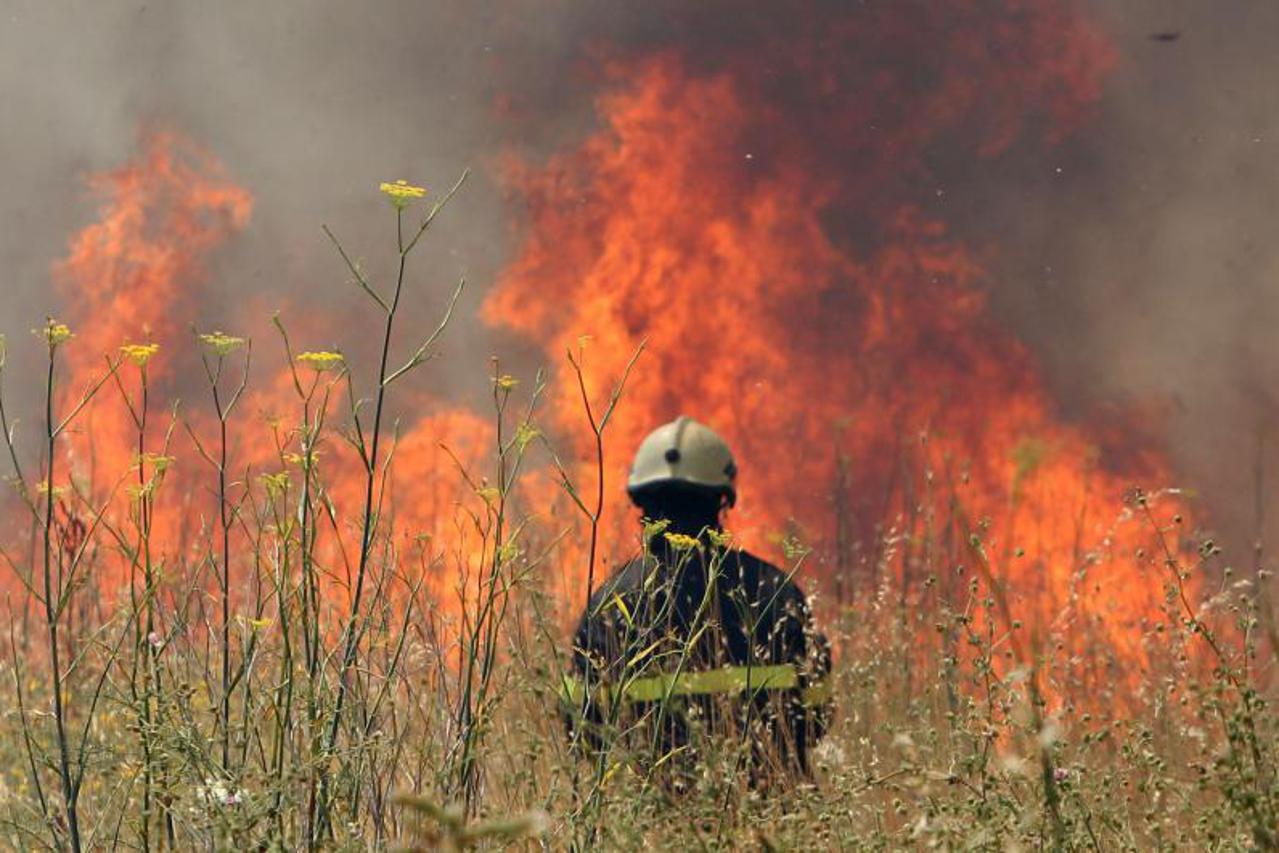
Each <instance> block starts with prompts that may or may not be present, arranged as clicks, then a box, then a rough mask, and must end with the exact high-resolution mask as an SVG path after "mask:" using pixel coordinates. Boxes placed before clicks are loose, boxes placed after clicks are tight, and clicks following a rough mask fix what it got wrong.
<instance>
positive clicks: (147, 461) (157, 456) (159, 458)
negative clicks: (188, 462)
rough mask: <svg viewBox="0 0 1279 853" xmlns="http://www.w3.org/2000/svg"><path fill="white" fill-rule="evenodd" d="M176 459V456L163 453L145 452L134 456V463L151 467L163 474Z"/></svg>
mask: <svg viewBox="0 0 1279 853" xmlns="http://www.w3.org/2000/svg"><path fill="white" fill-rule="evenodd" d="M176 461H177V458H176V457H173V456H166V455H164V454H163V453H143V454H141V455H139V456H137V457H135V458H134V460H133V464H134V465H137V466H140V467H149V468H151V469H152V470H153V471H154V472H155V473H157V474H163V473H164V472H165V471H167V470H169V466H171V465H172V464H173V463H174V462H176Z"/></svg>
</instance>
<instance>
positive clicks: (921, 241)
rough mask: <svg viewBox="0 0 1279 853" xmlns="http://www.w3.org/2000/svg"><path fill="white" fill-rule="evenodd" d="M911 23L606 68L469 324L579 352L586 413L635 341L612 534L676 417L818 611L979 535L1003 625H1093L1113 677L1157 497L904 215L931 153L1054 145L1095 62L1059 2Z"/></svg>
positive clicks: (1114, 438)
mask: <svg viewBox="0 0 1279 853" xmlns="http://www.w3.org/2000/svg"><path fill="white" fill-rule="evenodd" d="M934 7H937V14H938V15H939V16H940V17H941V18H942V19H944V20H943V21H942V22H940V23H937V25H936V26H927V27H924V26H919V24H920V15H921V10H920V9H916V8H914V7H912V6H911V5H910V4H882V5H878V6H875V7H874V8H859V9H858V10H857V11H855V12H849V13H848V14H847V15H846V16H844V17H842V18H841V19H839V20H837V21H835V22H834V23H833V24H831V25H830V26H828V27H824V28H823V27H811V26H807V24H811V23H812V21H807V22H805V21H804V20H802V19H803V16H802V15H801V16H799V17H800V18H801V20H800V22H798V23H794V22H792V23H787V22H785V21H783V20H780V18H779V17H778V16H777V15H773V14H772V13H771V12H764V13H762V17H764V18H766V23H768V24H769V25H768V26H761V27H759V28H758V30H759V32H758V33H755V35H756V36H757V38H756V41H754V42H752V41H749V40H747V41H745V43H742V44H737V43H733V44H728V45H712V46H710V47H709V48H708V49H707V50H705V51H702V50H700V47H701V46H693V47H690V48H689V49H688V50H686V51H680V50H670V51H667V52H664V53H661V54H658V55H656V56H645V57H639V58H622V59H616V60H614V61H612V62H611V63H610V64H609V65H608V68H607V77H608V80H609V81H610V84H611V86H610V88H609V90H608V92H607V93H606V94H605V95H604V96H603V97H602V98H601V99H600V100H599V103H598V112H599V116H600V120H601V125H602V126H601V128H600V129H599V130H598V131H597V132H595V133H594V134H593V135H592V136H590V137H589V138H588V139H586V140H585V141H584V142H583V143H582V144H581V145H579V146H578V147H576V148H575V149H573V150H570V151H566V152H564V153H562V154H560V155H558V156H555V157H553V158H552V159H551V160H550V161H549V162H548V163H546V164H545V165H544V166H541V167H531V166H528V165H525V164H522V163H519V162H516V163H514V164H512V166H511V168H510V170H509V171H510V175H511V181H512V184H513V186H514V187H516V188H517V190H518V191H519V192H520V193H521V194H522V196H523V197H524V199H525V200H526V202H527V213H528V221H529V229H528V236H527V239H526V242H525V243H524V245H523V248H522V250H521V251H520V252H519V254H518V256H517V258H516V260H515V261H514V262H513V263H512V264H511V265H510V267H509V268H508V270H507V271H506V273H505V275H504V276H503V277H502V279H501V280H500V281H499V283H498V285H497V287H496V288H495V289H494V290H493V291H492V292H491V294H490V296H489V298H488V300H487V302H486V305H485V315H486V317H487V319H488V320H489V321H490V322H492V323H494V324H498V325H502V326H506V327H510V328H514V329H517V330H519V331H520V332H522V333H524V334H526V335H528V336H529V337H531V338H532V339H533V340H535V341H537V342H539V343H540V344H541V345H542V346H543V347H544V349H545V352H546V353H547V356H548V357H549V358H561V357H562V353H563V352H564V351H565V349H576V348H577V346H578V343H577V342H578V339H579V336H582V335H589V336H590V337H591V340H590V342H589V343H588V344H587V348H586V354H587V357H588V361H589V362H590V366H591V371H590V393H591V395H592V396H594V397H595V398H596V399H603V398H604V397H605V396H606V394H607V393H608V388H609V387H610V386H611V385H612V383H614V382H616V381H617V380H618V378H619V377H620V376H621V375H622V374H623V372H624V369H625V365H626V363H627V361H628V360H629V359H630V357H631V356H632V354H633V353H634V352H635V351H636V350H637V348H638V347H639V346H640V345H641V342H646V351H645V354H644V355H643V357H642V358H641V359H640V361H639V364H638V367H637V368H636V369H635V371H634V373H633V375H632V376H631V378H630V381H629V385H628V386H627V389H626V392H625V395H624V398H623V400H622V403H621V405H620V408H619V409H618V411H617V414H616V417H615V419H614V421H613V422H612V424H611V425H610V427H609V433H608V448H609V450H610V456H609V458H610V460H611V461H610V462H609V464H608V465H607V467H606V471H605V477H606V478H607V482H608V487H607V493H608V495H609V501H610V502H609V512H610V517H611V518H612V519H613V520H614V527H613V529H612V532H614V533H615V534H617V535H618V536H620V535H621V534H620V532H621V531H623V530H625V529H626V528H627V526H628V525H629V524H630V519H631V518H632V517H633V510H630V509H629V508H628V507H627V506H626V498H625V495H624V493H623V490H622V488H621V484H622V483H623V482H624V478H625V468H626V464H627V462H628V461H629V460H628V454H629V453H630V452H631V451H632V449H633V448H634V447H635V446H636V445H637V444H638V443H639V441H640V439H641V438H642V437H643V435H644V434H645V433H646V432H647V431H648V430H650V429H651V428H653V427H654V426H656V425H657V424H658V423H661V422H664V421H667V420H669V419H672V418H674V417H675V416H677V415H679V414H681V413H686V414H689V415H692V416H694V417H697V418H699V419H701V420H703V421H705V422H707V423H709V424H710V425H712V426H713V427H714V428H715V429H717V430H719V431H721V432H722V434H723V435H724V436H725V437H726V439H727V440H728V441H729V443H730V445H731V446H732V447H733V448H734V449H735V451H736V453H737V455H738V457H739V469H740V471H741V484H740V490H739V491H740V494H741V500H740V510H737V511H735V512H734V513H733V515H732V517H731V519H730V525H731V526H732V528H733V529H734V531H735V532H736V533H737V534H738V536H739V539H741V541H743V542H744V543H745V544H747V545H748V546H750V547H754V548H757V549H762V550H764V551H766V552H768V553H770V554H773V555H777V554H778V552H779V549H778V548H777V547H776V546H777V544H778V543H779V542H781V541H782V540H783V539H784V538H787V537H797V538H799V539H800V540H802V541H804V542H806V543H807V544H809V545H811V546H815V547H816V552H815V554H814V558H815V568H814V571H813V573H814V574H816V575H817V576H818V577H819V578H821V579H823V580H826V581H829V582H830V583H829V587H828V588H830V589H834V590H837V591H841V590H843V589H844V585H845V584H849V585H853V584H855V583H857V582H860V581H864V580H865V579H866V576H867V574H872V573H874V572H875V571H877V569H878V564H879V563H880V562H882V559H881V558H882V556H883V555H882V553H878V554H877V553H876V552H875V549H874V547H873V546H872V545H870V543H873V542H875V541H876V540H882V539H884V538H885V537H888V536H891V535H892V531H894V530H896V531H897V535H898V538H899V540H903V541H904V543H905V545H904V549H905V550H906V551H910V548H911V547H912V546H911V541H912V539H911V537H915V540H914V541H918V540H921V539H925V538H926V539H928V540H930V541H933V542H937V543H941V546H942V548H943V549H944V552H943V553H940V554H931V555H929V559H928V561H925V560H924V559H923V558H922V557H921V556H920V555H919V554H909V553H908V554H907V555H906V557H905V558H904V559H901V560H899V561H896V562H895V563H894V565H895V569H894V570H895V571H896V572H897V573H898V574H899V578H898V581H899V582H901V583H905V584H907V585H908V586H909V585H910V584H911V583H912V582H913V583H919V582H922V581H923V578H920V577H916V578H913V579H912V578H911V577H910V573H911V571H912V566H916V565H922V564H924V563H925V562H928V563H929V570H931V571H937V572H939V573H946V574H948V573H949V571H950V569H952V568H953V567H954V566H955V565H956V564H959V563H964V562H971V560H972V559H973V556H974V555H973V553H972V548H973V542H974V541H975V540H974V539H973V537H979V538H981V539H984V540H985V542H984V544H983V546H982V550H983V553H984V554H985V555H986V557H985V558H986V559H988V560H990V561H991V563H992V565H993V570H994V572H995V575H996V577H997V580H999V581H1000V582H1002V586H1003V587H1004V588H1006V589H1007V590H1008V592H1009V597H1010V598H1011V599H1012V601H1013V604H1014V607H1013V609H1014V610H1015V611H1016V612H1017V614H1018V615H1019V617H1020V618H1025V619H1028V620H1029V619H1035V620H1036V622H1037V624H1039V625H1040V626H1041V627H1042V628H1045V629H1047V628H1049V627H1050V626H1051V629H1052V630H1054V631H1061V632H1063V633H1070V632H1071V631H1072V630H1073V629H1071V628H1070V627H1069V626H1070V625H1071V624H1076V623H1079V622H1081V621H1087V622H1090V623H1092V624H1093V626H1094V627H1095V628H1096V630H1097V631H1099V632H1100V636H1102V637H1104V638H1107V639H1109V641H1110V642H1111V643H1112V644H1113V645H1114V647H1115V648H1116V649H1121V650H1122V649H1127V650H1128V651H1130V652H1132V653H1134V654H1136V653H1137V650H1136V645H1137V643H1138V635H1139V633H1140V632H1139V631H1136V630H1133V629H1134V627H1135V626H1137V625H1138V624H1139V623H1140V622H1141V621H1142V620H1143V619H1146V618H1148V617H1151V616H1153V615H1155V614H1157V613H1158V608H1159V600H1160V596H1161V591H1162V584H1161V579H1159V578H1158V577H1153V576H1151V575H1150V574H1149V569H1148V568H1146V567H1145V566H1144V565H1142V564H1141V563H1140V562H1139V561H1138V560H1137V559H1136V557H1135V554H1136V552H1137V551H1138V549H1139V548H1140V547H1141V546H1142V545H1144V544H1146V538H1147V534H1148V531H1147V530H1144V529H1142V527H1141V525H1140V524H1137V523H1134V522H1133V521H1132V519H1131V518H1130V515H1131V513H1130V512H1129V511H1128V510H1127V509H1126V508H1125V503H1124V497H1125V494H1126V492H1127V491H1128V490H1129V488H1130V487H1131V485H1132V484H1133V483H1136V482H1143V483H1150V482H1154V483H1163V482H1166V481H1167V474H1168V472H1167V470H1166V468H1165V466H1164V464H1163V463H1162V461H1161V458H1160V457H1159V456H1158V454H1157V453H1156V452H1155V451H1154V449H1153V448H1151V447H1149V446H1146V445H1144V444H1142V443H1140V441H1139V440H1138V439H1137V437H1136V436H1135V435H1133V434H1131V433H1129V432H1126V431H1124V430H1118V431H1111V430H1107V431H1103V430H1100V429H1090V428H1087V427H1077V426H1072V425H1069V424H1066V423H1064V422H1063V421H1062V420H1061V419H1060V418H1059V416H1058V414H1057V412H1056V410H1055V408H1054V405H1053V403H1052V400H1051V399H1050V397H1049V395H1048V394H1047V392H1046V390H1045V388H1044V386H1043V383H1042V382H1041V380H1040V379H1039V376H1038V373H1037V371H1036V367H1035V364H1034V362H1033V359H1032V358H1031V356H1030V354H1029V353H1028V351H1027V349H1026V348H1025V347H1024V346H1023V345H1022V344H1020V343H1019V342H1018V341H1017V340H1015V339H1014V338H1013V337H1012V336H1011V335H1010V334H1009V333H1008V332H1007V331H1006V330H1004V329H1001V328H1000V327H998V326H997V325H996V324H995V323H994V322H993V320H992V319H991V317H990V315H989V313H988V312H987V309H986V303H985V298H984V295H983V284H984V283H985V281H986V279H987V277H988V275H989V273H988V271H987V270H986V268H985V267H984V266H983V264H982V262H981V261H980V259H979V258H978V256H977V255H976V254H975V253H974V252H973V251H972V250H971V249H969V248H968V247H967V246H965V245H964V244H963V243H962V242H961V241H959V240H958V239H956V238H955V237H953V236H951V234H950V230H949V229H948V227H947V224H946V223H945V222H944V221H943V220H941V219H940V218H939V217H938V216H937V215H936V214H929V213H925V212H924V211H923V210H922V207H921V202H922V201H923V200H924V199H925V198H927V197H928V195H930V194H931V192H932V186H931V185H930V183H929V178H928V174H929V171H928V168H927V164H928V162H929V158H930V157H934V156H936V155H937V151H938V146H943V147H944V148H945V150H946V152H947V154H948V156H957V155H962V156H968V157H991V156H995V155H997V154H999V153H1000V152H1003V151H1005V150H1006V149H1007V148H1008V147H1009V146H1011V145H1012V144H1014V143H1015V142H1017V141H1018V140H1019V139H1020V138H1022V137H1023V136H1025V135H1026V134H1028V133H1030V132H1031V131H1032V130H1034V129H1036V128H1038V129H1040V130H1042V131H1043V136H1045V137H1046V138H1047V139H1048V140H1049V142H1050V143H1051V142H1052V141H1055V140H1056V139H1058V138H1060V137H1061V136H1062V135H1063V134H1064V133H1066V132H1067V131H1069V130H1070V129H1071V128H1073V127H1074V126H1076V125H1077V124H1078V123H1079V122H1080V121H1081V120H1082V119H1083V117H1084V116H1086V114H1087V109H1088V107H1089V105H1090V104H1092V103H1093V102H1094V101H1095V100H1096V99H1097V97H1098V96H1099V93H1100V87H1101V80H1102V78H1103V76H1104V73H1105V71H1106V70H1107V69H1108V68H1109V67H1110V65H1111V64H1112V62H1113V57H1112V53H1111V51H1110V48H1109V47H1108V46H1107V44H1106V43H1105V42H1104V41H1103V40H1102V39H1101V38H1100V37H1099V36H1098V35H1097V34H1096V33H1095V32H1094V31H1093V30H1092V29H1091V28H1089V27H1088V26H1087V25H1086V24H1085V23H1084V22H1083V21H1081V20H1079V19H1078V18H1076V17H1074V16H1072V15H1070V14H1068V13H1067V11H1066V9H1067V7H1065V6H1061V5H1058V4H1055V3H1047V4H1034V5H1031V6H1026V5H1025V4H1020V3H1008V4H1004V5H1002V6H1001V5H1000V4H974V3H966V2H957V3H948V4H929V7H928V9H929V14H931V13H932V10H933V9H934ZM991 7H993V8H995V9H996V10H997V11H996V12H994V13H992V14H980V15H979V14H976V11H978V10H979V9H986V10H987V11H989V9H990V8H991ZM1000 10H1001V11H1000ZM744 17H746V18H747V19H750V17H751V16H750V15H745V16H744ZM740 28H741V29H746V30H750V29H751V25H750V24H749V23H747V24H741V25H740ZM752 32H754V30H752ZM760 33H762V35H761V34H760ZM726 41H728V40H726ZM782 68H785V69H788V70H780V69H782ZM789 69H795V70H789ZM554 393H555V396H554V399H553V407H552V408H553V417H554V418H555V420H556V423H557V426H558V428H559V429H560V431H562V432H564V433H566V434H569V435H573V436H582V435H583V429H582V427H583V425H584V416H583V415H582V414H581V403H580V400H579V399H578V398H577V391H576V389H575V387H573V384H572V383H571V382H560V383H559V385H558V386H557V390H556V391H555V392H554ZM590 449H591V447H590V441H589V436H587V438H586V439H585V440H582V441H580V442H579V446H578V450H579V452H580V456H581V458H582V460H583V462H582V466H581V468H580V469H579V476H580V477H581V478H582V479H583V480H585V481H588V482H589V481H590V480H591V478H592V476H593V474H592V471H591V461H590V459H591V452H590ZM1125 519H1126V521H1125ZM925 533H926V534H927V535H926V536H925ZM617 541H620V542H623V543H625V542H629V541H632V537H631V536H629V535H627V536H625V537H624V538H619V539H617ZM859 544H860V545H863V546H865V547H862V548H861V549H860V550H859ZM624 548H625V545H624V544H623V545H621V546H620V547H619V550H624ZM575 559H579V560H581V557H580V555H578V556H575ZM583 562H584V561H583ZM579 565H580V563H579ZM1076 627H1078V625H1077V624H1076ZM1080 636H1082V632H1081V634H1080ZM1089 636H1091V637H1094V638H1095V637H1098V636H1099V635H1098V634H1097V633H1090V634H1089ZM1083 642H1085V641H1084V640H1082V639H1079V640H1078V641H1077V643H1078V644H1082V643H1083Z"/></svg>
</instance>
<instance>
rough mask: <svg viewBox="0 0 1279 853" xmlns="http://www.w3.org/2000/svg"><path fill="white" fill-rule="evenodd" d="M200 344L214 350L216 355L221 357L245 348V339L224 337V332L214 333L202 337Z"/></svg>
mask: <svg viewBox="0 0 1279 853" xmlns="http://www.w3.org/2000/svg"><path fill="white" fill-rule="evenodd" d="M200 342H201V343H203V344H204V345H205V346H206V347H208V348H209V349H211V350H213V354H214V355H216V356H219V357H221V356H224V355H227V354H229V353H230V352H231V351H232V350H234V349H239V348H240V347H241V346H243V345H244V338H237V337H235V336H233V335H224V334H223V333H222V332H213V333H212V334H209V335H200Z"/></svg>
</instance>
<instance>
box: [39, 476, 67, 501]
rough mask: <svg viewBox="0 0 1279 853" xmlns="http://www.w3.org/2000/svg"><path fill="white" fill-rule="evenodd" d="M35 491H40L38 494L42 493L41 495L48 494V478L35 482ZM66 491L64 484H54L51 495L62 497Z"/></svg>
mask: <svg viewBox="0 0 1279 853" xmlns="http://www.w3.org/2000/svg"><path fill="white" fill-rule="evenodd" d="M36 491H37V492H39V493H40V494H42V495H47V494H49V481H48V480H41V481H40V482H39V483H37V484H36ZM66 491H67V487H66V486H54V487H53V496H54V497H55V498H60V497H62V496H63V495H64V494H66Z"/></svg>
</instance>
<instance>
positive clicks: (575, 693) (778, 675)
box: [562, 663, 830, 705]
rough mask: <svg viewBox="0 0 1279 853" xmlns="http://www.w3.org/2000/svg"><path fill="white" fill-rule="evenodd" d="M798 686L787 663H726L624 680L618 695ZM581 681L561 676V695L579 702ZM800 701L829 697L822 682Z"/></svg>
mask: <svg viewBox="0 0 1279 853" xmlns="http://www.w3.org/2000/svg"><path fill="white" fill-rule="evenodd" d="M797 686H799V675H798V674H797V673H796V672H795V667H794V666H792V665H791V664H788V663H783V664H776V665H774V666H730V667H725V668H723V669H711V670H704V671H702V672H681V673H678V674H676V673H661V674H660V675H653V676H649V677H647V678H636V679H634V680H632V681H628V682H627V683H626V685H625V687H624V688H623V689H622V696H623V698H625V699H626V700H627V701H630V702H656V701H658V700H659V699H664V698H666V697H667V696H694V695H707V694H713V693H744V692H749V691H756V690H789V689H792V688H795V687H797ZM598 689H599V690H601V691H602V692H604V693H605V694H606V696H608V697H610V698H611V697H615V696H616V695H617V689H616V687H610V685H607V684H604V685H600V686H599V688H598ZM582 691H583V686H582V682H581V681H579V680H577V679H576V678H574V677H572V676H565V677H564V684H563V690H562V695H563V698H564V699H566V700H567V701H568V702H570V703H572V704H580V703H581V701H582ZM801 696H802V698H803V701H804V704H806V705H818V704H821V703H822V702H824V701H826V700H827V699H828V698H829V697H830V687H829V685H828V684H826V682H824V681H823V682H817V683H815V684H811V685H809V686H808V687H805V688H804V690H803V691H802V693H801Z"/></svg>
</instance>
